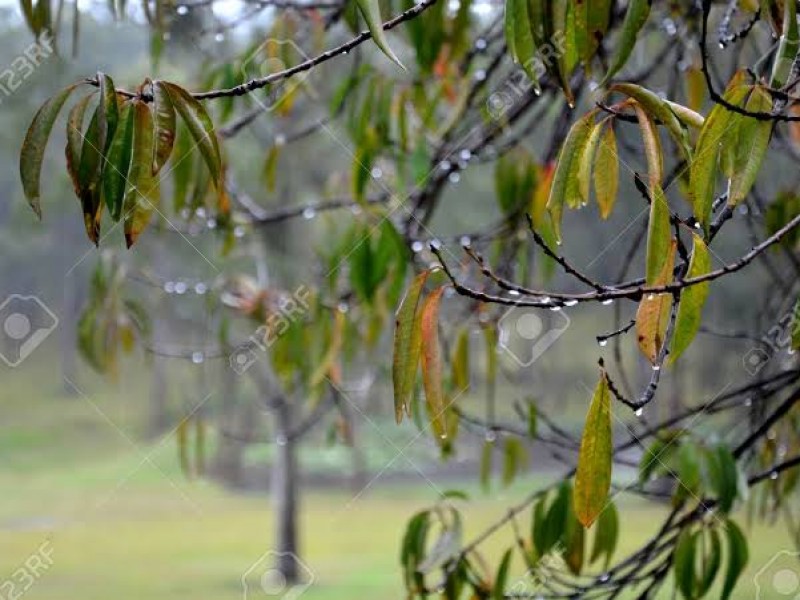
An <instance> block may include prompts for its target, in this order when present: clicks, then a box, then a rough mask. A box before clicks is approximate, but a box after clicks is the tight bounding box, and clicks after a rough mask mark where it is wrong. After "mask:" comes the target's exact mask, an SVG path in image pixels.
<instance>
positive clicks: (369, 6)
mask: <svg viewBox="0 0 800 600" xmlns="http://www.w3.org/2000/svg"><path fill="white" fill-rule="evenodd" d="M357 2H358V8H359V10H360V11H361V15H362V16H363V17H364V21H366V23H367V27H368V28H369V32H370V33H371V34H372V39H373V40H374V41H375V45H376V46H378V48H380V49H381V50H382V51H383V53H384V54H385V55H386V56H387V57H388V58H389V60H391V61H392V62H393V63H395V64H396V65H397V66H398V67H400V68H401V69H405V67H404V66H403V63H401V62H400V59H399V58H397V56H396V55H395V53H394V52H393V51H392V49H391V48H390V47H389V40H388V39H386V33H385V32H384V31H383V20H382V19H381V9H380V3H379V1H378V0H357Z"/></svg>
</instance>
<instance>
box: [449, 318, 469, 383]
mask: <svg viewBox="0 0 800 600" xmlns="http://www.w3.org/2000/svg"><path fill="white" fill-rule="evenodd" d="M452 367H453V369H452V370H453V376H452V381H453V389H454V390H455V391H456V392H462V391H464V390H466V389H467V388H468V387H469V329H467V328H464V329H462V330H461V332H460V333H459V334H458V338H457V339H456V347H455V350H454V351H453V361H452Z"/></svg>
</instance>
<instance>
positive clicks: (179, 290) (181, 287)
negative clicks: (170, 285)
mask: <svg viewBox="0 0 800 600" xmlns="http://www.w3.org/2000/svg"><path fill="white" fill-rule="evenodd" d="M175 293H176V294H178V295H179V296H180V295H183V294H185V293H186V284H185V283H184V282H183V281H178V282H176V283H175Z"/></svg>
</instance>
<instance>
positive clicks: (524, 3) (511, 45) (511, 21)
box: [505, 0, 539, 87]
mask: <svg viewBox="0 0 800 600" xmlns="http://www.w3.org/2000/svg"><path fill="white" fill-rule="evenodd" d="M505 10H506V15H505V19H506V36H507V37H506V43H507V45H508V50H509V53H510V54H511V58H512V59H513V60H514V62H515V63H517V64H519V65H520V66H521V67H522V69H523V70H524V71H525V73H526V74H527V75H528V77H530V79H531V81H533V82H534V85H536V86H537V87H538V81H539V78H538V76H537V74H536V70H535V60H534V59H535V52H536V43H535V41H534V39H533V31H532V30H531V22H530V17H529V15H528V0H507V1H506V7H505ZM508 36H510V37H508Z"/></svg>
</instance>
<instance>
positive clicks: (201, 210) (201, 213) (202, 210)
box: [194, 206, 206, 219]
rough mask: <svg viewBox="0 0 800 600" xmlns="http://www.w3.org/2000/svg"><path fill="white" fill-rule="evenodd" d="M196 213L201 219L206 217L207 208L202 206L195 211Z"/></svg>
mask: <svg viewBox="0 0 800 600" xmlns="http://www.w3.org/2000/svg"><path fill="white" fill-rule="evenodd" d="M194 214H195V215H197V216H198V218H200V219H205V218H206V209H205V208H203V207H202V206H201V207H199V208H198V209H197V210H196V211H194Z"/></svg>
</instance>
